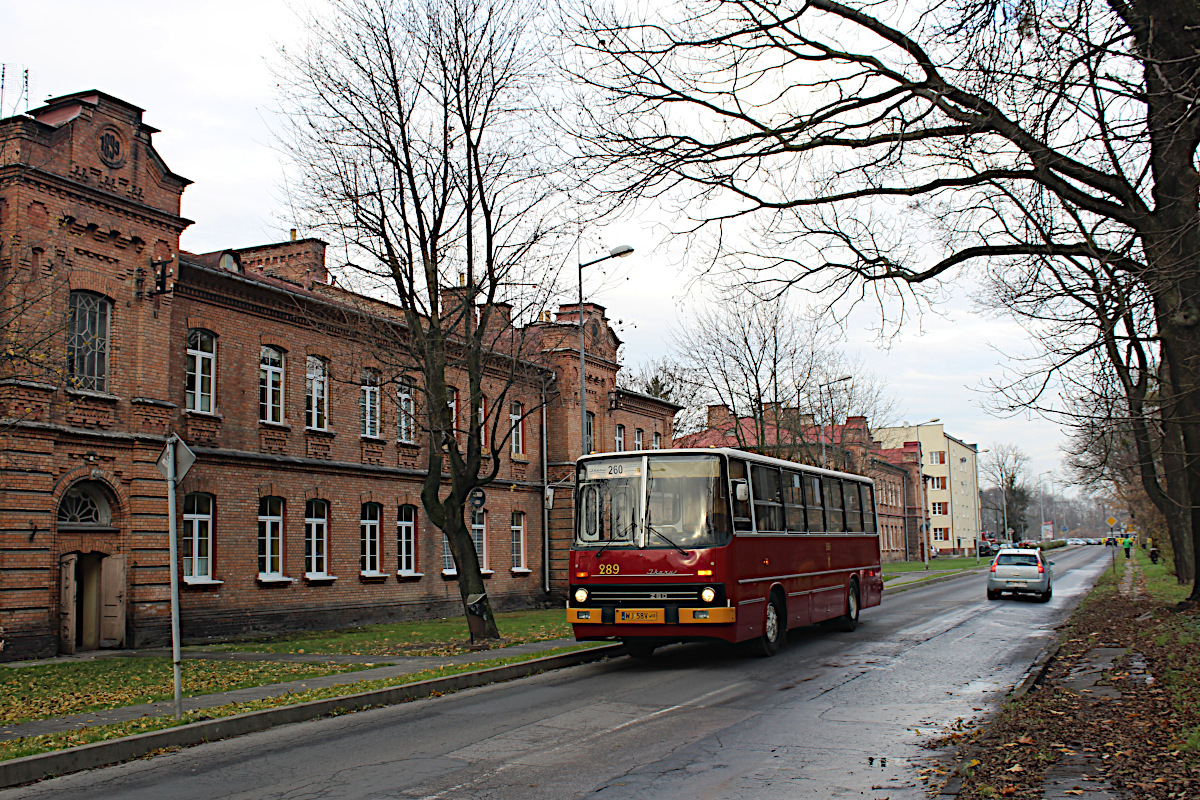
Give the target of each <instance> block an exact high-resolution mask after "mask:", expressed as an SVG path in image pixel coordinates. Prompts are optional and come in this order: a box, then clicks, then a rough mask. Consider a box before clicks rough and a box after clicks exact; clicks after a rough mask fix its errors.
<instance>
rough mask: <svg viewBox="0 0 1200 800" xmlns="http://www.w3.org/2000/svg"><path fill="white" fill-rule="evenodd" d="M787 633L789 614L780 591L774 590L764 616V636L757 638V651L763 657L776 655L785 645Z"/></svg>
mask: <svg viewBox="0 0 1200 800" xmlns="http://www.w3.org/2000/svg"><path fill="white" fill-rule="evenodd" d="M786 635H787V615H786V614H785V613H784V610H783V600H781V599H780V597H779V593H778V592H774V593H772V594H771V598H770V599H769V600H767V609H766V614H765V616H764V617H763V632H762V636H760V637H758V639H757V640H755V643H754V644H755V647H754V649H755V652H756V653H757V654H758V655H759V656H761V657H763V658H769V657H770V656H773V655H775V654H776V653H778V652H779V648H780V647H782V646H783V639H784V637H785V636H786Z"/></svg>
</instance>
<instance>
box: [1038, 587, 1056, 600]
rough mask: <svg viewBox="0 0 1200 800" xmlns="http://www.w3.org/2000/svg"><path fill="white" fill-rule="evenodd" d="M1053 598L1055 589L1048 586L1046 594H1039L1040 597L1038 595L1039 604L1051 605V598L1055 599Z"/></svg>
mask: <svg viewBox="0 0 1200 800" xmlns="http://www.w3.org/2000/svg"><path fill="white" fill-rule="evenodd" d="M1053 596H1054V589H1053V587H1050V586H1047V587H1046V591H1044V592H1042V593H1041V594H1039V595H1038V602H1039V603H1049V602H1050V598H1051V597H1053Z"/></svg>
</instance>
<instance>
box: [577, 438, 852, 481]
mask: <svg viewBox="0 0 1200 800" xmlns="http://www.w3.org/2000/svg"><path fill="white" fill-rule="evenodd" d="M714 454H716V455H723V456H727V457H730V458H744V459H745V460H747V461H751V462H753V463H755V464H767V465H771V466H775V467H783V468H785V469H797V470H801V471H803V472H811V473H814V474H817V475H829V476H830V477H833V478H851V479H853V480H856V481H859V482H861V483H870V484H872V485H873V484H874V483H875V479H874V478H869V477H867V476H866V475H855V474H854V473H853V472H839V471H837V470H834V469H825V468H823V467H814V466H812V465H811V464H800V463H798V462H796V461H786V460H784V459H782V458H772V457H771V456H764V455H760V454H758V453H751V452H750V451H748V450H738V449H737V448H734V447H679V448H671V449H659V450H622V451H621V452H619V453H591V454H589V455H586V456H580V457H579V458H578V459H577V461H594V460H596V459H599V458H627V457H629V456H651V455H653V456H662V455H673V456H711V455H714Z"/></svg>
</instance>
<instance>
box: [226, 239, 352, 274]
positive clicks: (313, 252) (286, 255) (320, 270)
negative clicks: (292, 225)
mask: <svg viewBox="0 0 1200 800" xmlns="http://www.w3.org/2000/svg"><path fill="white" fill-rule="evenodd" d="M295 236H296V231H295V229H293V230H292V239H291V241H287V242H279V243H278V244H268V245H263V246H262V247H246V248H243V249H240V250H236V251H235V252H236V253H237V254H238V258H239V259H240V260H241V262H242V268H243V269H246V270H251V269H253V270H255V271H259V272H263V273H265V274H267V275H271V276H274V277H277V278H283V279H284V280H289V281H292V282H293V283H299V284H310V283H312V282H317V283H329V272H328V270H327V269H326V268H325V247H326V245H325V242H323V241H321V240H320V239H297V238H295Z"/></svg>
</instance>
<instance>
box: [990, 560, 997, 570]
mask: <svg viewBox="0 0 1200 800" xmlns="http://www.w3.org/2000/svg"><path fill="white" fill-rule="evenodd" d="M991 571H992V572H995V571H996V562H995V561H993V562H992V569H991Z"/></svg>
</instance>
